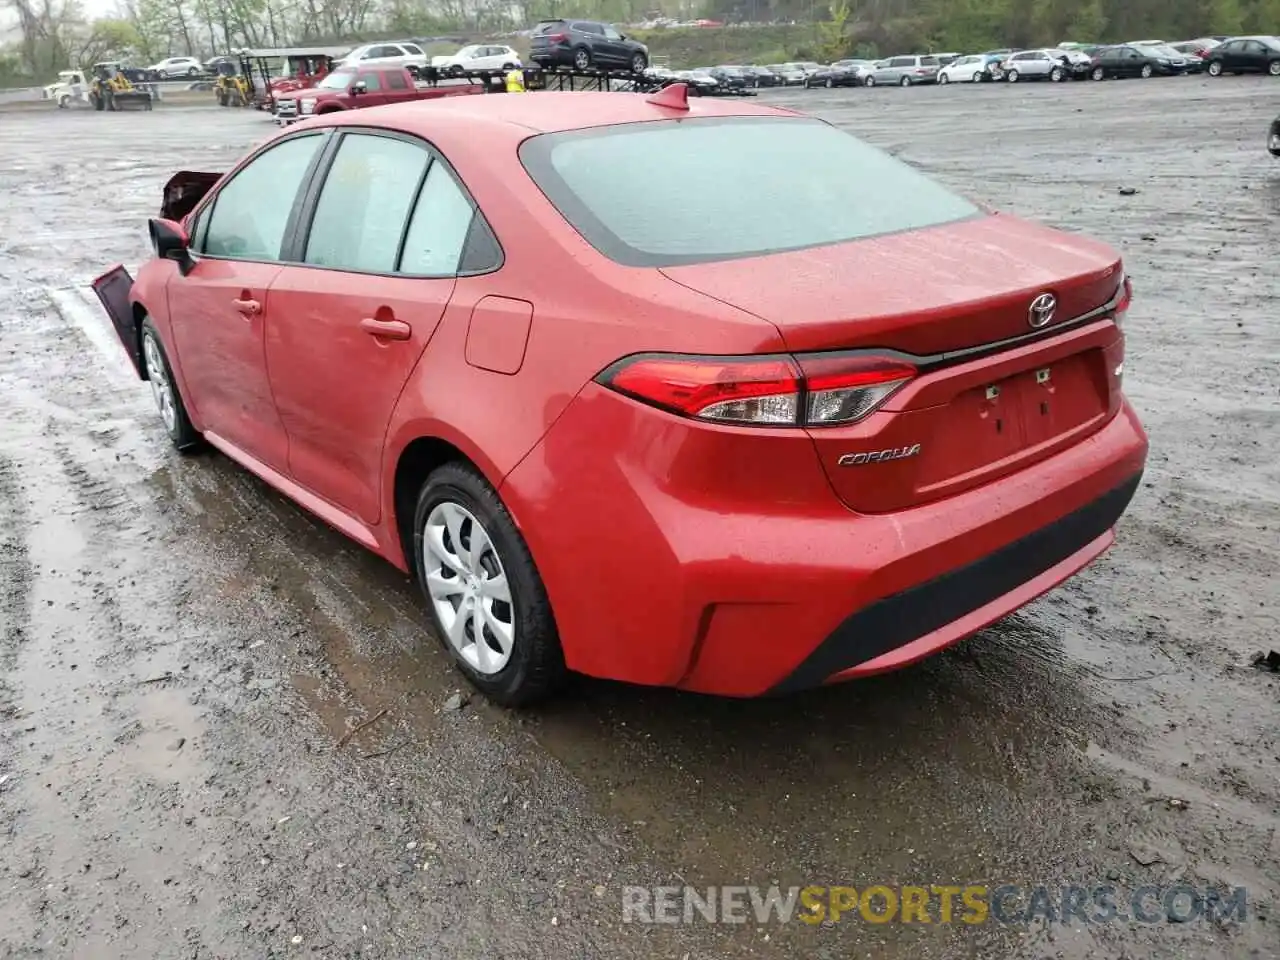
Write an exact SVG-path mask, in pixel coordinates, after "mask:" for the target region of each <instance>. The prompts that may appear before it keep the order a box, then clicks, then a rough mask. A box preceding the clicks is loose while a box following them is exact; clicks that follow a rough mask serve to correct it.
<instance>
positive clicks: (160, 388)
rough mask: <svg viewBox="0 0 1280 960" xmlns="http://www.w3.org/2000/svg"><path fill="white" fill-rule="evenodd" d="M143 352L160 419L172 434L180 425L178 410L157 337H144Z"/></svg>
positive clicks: (149, 335) (148, 335)
mask: <svg viewBox="0 0 1280 960" xmlns="http://www.w3.org/2000/svg"><path fill="white" fill-rule="evenodd" d="M142 352H143V354H144V355H145V357H146V363H147V382H148V383H150V384H151V396H152V397H153V398H154V399H155V402H156V406H157V407H158V408H159V410H160V419H162V420H163V421H164V425H165V429H167V430H168V431H169V432H170V433H173V431H174V430H175V429H176V428H177V425H178V408H177V405H176V404H175V403H174V402H173V384H171V383H170V382H169V372H168V370H167V369H166V368H165V365H164V358H163V357H161V356H160V347H159V345H158V344H157V343H156V339H155V337H153V336H151V334H147V335H146V336H144V337H143V345H142Z"/></svg>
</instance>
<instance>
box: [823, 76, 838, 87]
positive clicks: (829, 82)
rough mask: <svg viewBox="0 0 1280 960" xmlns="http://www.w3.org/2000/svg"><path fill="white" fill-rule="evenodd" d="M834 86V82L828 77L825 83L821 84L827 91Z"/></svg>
mask: <svg viewBox="0 0 1280 960" xmlns="http://www.w3.org/2000/svg"><path fill="white" fill-rule="evenodd" d="M835 85H836V82H835V81H834V80H832V79H831V78H830V77H827V79H826V82H825V83H824V84H823V86H825V87H826V88H827V89H828V90H830V89H831V88H832V87H834V86H835Z"/></svg>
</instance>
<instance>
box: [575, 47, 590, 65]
mask: <svg viewBox="0 0 1280 960" xmlns="http://www.w3.org/2000/svg"><path fill="white" fill-rule="evenodd" d="M573 65H574V67H575V68H576V69H578V70H586V69H589V68H590V66H591V51H590V50H588V49H587V48H586V47H579V48H578V49H577V50H575V51H573Z"/></svg>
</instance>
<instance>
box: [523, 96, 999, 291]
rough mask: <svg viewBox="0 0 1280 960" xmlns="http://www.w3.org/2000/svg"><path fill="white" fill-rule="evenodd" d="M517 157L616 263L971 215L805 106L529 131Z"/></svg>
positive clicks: (749, 251) (836, 238)
mask: <svg viewBox="0 0 1280 960" xmlns="http://www.w3.org/2000/svg"><path fill="white" fill-rule="evenodd" d="M742 157H751V159H752V162H751V163H750V164H742V163H740V162H738V161H739V160H740V159H741V158H742ZM520 159H521V162H522V163H523V164H524V166H525V169H526V170H527V171H528V172H529V175H530V176H531V177H532V178H533V180H534V181H535V182H536V183H537V184H538V186H539V187H540V188H541V189H542V191H543V193H545V194H546V195H547V197H548V198H549V199H550V200H551V202H552V203H553V204H554V205H555V206H556V208H557V209H558V210H559V211H560V213H561V214H562V215H563V216H564V217H565V219H566V220H568V221H569V223H570V224H571V225H572V226H573V227H574V228H575V229H576V230H577V231H578V232H579V233H580V234H581V235H582V236H583V237H584V238H585V239H586V240H587V242H588V243H590V244H591V245H592V246H593V247H595V248H596V249H597V250H598V251H599V252H600V253H602V254H603V255H604V256H606V257H609V258H610V259H612V260H614V261H616V262H618V263H622V264H626V265H629V266H644V267H659V266H671V265H675V264H682V263H702V262H709V261H716V260H728V259H733V258H735V257H749V256H758V255H763V254H770V253H779V252H782V251H786V250H799V249H802V248H805V247H814V246H821V245H825V244H834V243H843V242H845V241H848V240H857V239H861V238H864V237H873V236H876V235H879V234H885V233H896V232H898V231H902V230H914V229H919V228H921V227H928V226H934V225H937V224H942V223H951V222H953V221H956V220H963V219H966V218H969V217H973V216H978V215H979V213H980V211H979V210H978V208H977V207H975V206H974V205H973V204H971V203H970V202H969V201H967V200H965V199H963V198H961V197H958V196H956V195H955V194H953V193H951V192H950V191H948V190H946V189H945V188H943V187H942V186H941V185H939V184H937V183H935V182H933V181H932V180H930V179H929V178H927V177H925V176H924V175H923V174H920V173H917V172H916V171H915V170H914V169H913V168H911V167H909V166H907V165H906V164H905V163H902V162H900V161H898V160H895V159H894V158H893V157H891V156H889V155H888V154H887V153H884V152H882V151H880V150H877V149H876V148H874V147H872V146H870V145H869V144H866V143H863V142H862V141H861V140H858V139H856V138H855V137H852V136H850V135H848V134H846V133H844V132H842V131H840V130H838V129H836V128H835V127H832V126H831V125H830V124H827V123H824V122H822V121H820V120H814V119H810V118H807V117H796V118H792V117H785V118H783V117H750V118H739V117H733V118H709V119H698V120H679V121H677V120H664V121H655V122H651V123H644V124H626V125H622V126H614V127H601V128H594V129H589V130H572V131H566V132H563V133H552V134H542V135H540V136H535V137H532V138H530V139H529V140H526V141H525V143H524V144H523V145H522V146H521V148H520ZM797 162H801V163H803V164H804V169H805V175H804V176H803V177H797V176H795V172H794V171H795V165H796V163H797ZM658 169H660V170H662V176H661V177H655V176H654V175H653V171H654V170H658ZM744 197H750V198H752V199H751V201H750V202H743V198H744Z"/></svg>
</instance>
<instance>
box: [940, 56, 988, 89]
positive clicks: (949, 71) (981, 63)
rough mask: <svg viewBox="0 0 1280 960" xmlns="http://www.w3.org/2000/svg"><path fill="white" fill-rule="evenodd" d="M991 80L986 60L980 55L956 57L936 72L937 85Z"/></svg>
mask: <svg viewBox="0 0 1280 960" xmlns="http://www.w3.org/2000/svg"><path fill="white" fill-rule="evenodd" d="M990 79H991V71H990V70H988V69H987V58H986V57H984V56H982V55H981V54H971V55H970V56H967V57H956V58H955V59H954V60H952V61H951V62H950V63H948V64H947V65H946V66H945V67H943V68H942V69H941V70H939V71H938V82H939V83H982V82H983V81H984V80H990Z"/></svg>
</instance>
